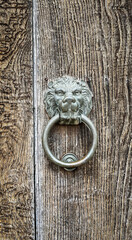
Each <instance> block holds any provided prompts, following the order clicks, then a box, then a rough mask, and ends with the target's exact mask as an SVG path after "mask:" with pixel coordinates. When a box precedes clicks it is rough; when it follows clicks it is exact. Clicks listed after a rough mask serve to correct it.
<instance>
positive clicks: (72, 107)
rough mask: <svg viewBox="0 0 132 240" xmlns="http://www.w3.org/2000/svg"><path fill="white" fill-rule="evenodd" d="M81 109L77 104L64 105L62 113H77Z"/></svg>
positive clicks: (62, 105)
mask: <svg viewBox="0 0 132 240" xmlns="http://www.w3.org/2000/svg"><path fill="white" fill-rule="evenodd" d="M78 109H79V104H77V103H76V102H75V103H71V104H69V103H67V102H66V103H62V104H61V111H62V112H77V111H78Z"/></svg>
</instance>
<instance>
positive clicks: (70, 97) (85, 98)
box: [43, 76, 97, 171]
mask: <svg viewBox="0 0 132 240" xmlns="http://www.w3.org/2000/svg"><path fill="white" fill-rule="evenodd" d="M92 97H93V94H92V92H91V91H90V89H89V87H88V85H87V84H86V82H84V81H82V80H78V79H76V78H74V77H70V76H63V77H60V78H57V79H55V80H54V81H53V82H52V81H51V82H49V84H48V89H47V91H46V93H45V97H44V103H45V108H46V111H47V113H48V115H49V117H50V118H51V119H50V121H49V122H48V124H47V126H46V128H45V130H44V133H43V146H44V149H45V152H46V154H47V156H48V158H49V159H50V160H51V161H52V162H54V163H55V164H57V165H59V166H61V167H64V168H65V169H66V170H68V171H72V170H74V169H75V168H76V167H78V166H80V165H82V164H84V163H86V162H87V161H88V160H89V159H90V158H91V157H92V156H93V154H94V152H95V149H96V146H97V132H96V129H95V127H94V125H93V123H92V122H91V120H90V119H89V118H88V117H87V116H88V114H89V113H90V111H91V109H92ZM57 122H59V123H60V124H63V125H77V124H79V123H81V122H83V123H84V124H85V125H86V126H87V127H88V128H89V129H90V130H91V132H92V137H93V140H92V146H91V149H90V151H89V152H88V154H87V155H86V156H85V157H84V158H82V159H80V160H78V158H77V156H76V155H74V154H73V153H67V154H65V155H64V156H63V158H62V159H61V160H59V159H57V158H56V157H55V156H54V155H53V154H52V153H51V151H50V149H49V146H48V135H49V132H50V130H51V128H52V127H53V125H54V124H55V123H57Z"/></svg>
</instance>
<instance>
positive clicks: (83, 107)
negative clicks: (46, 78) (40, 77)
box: [45, 76, 92, 124]
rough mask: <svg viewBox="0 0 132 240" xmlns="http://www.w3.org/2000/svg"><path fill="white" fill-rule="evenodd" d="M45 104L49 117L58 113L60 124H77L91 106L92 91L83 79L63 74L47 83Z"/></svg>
mask: <svg viewBox="0 0 132 240" xmlns="http://www.w3.org/2000/svg"><path fill="white" fill-rule="evenodd" d="M45 106H46V111H47V112H48V115H49V117H53V116H54V115H56V114H57V113H59V114H60V120H61V121H60V123H61V124H78V123H79V122H80V118H81V114H85V115H86V116H87V115H88V114H89V112H90V110H91V108H92V92H91V91H90V89H89V88H88V86H87V84H86V83H85V82H84V81H79V80H77V79H75V78H73V77H70V76H64V77H62V78H58V79H56V80H55V81H54V82H50V83H49V84H48V89H47V92H46V94H45Z"/></svg>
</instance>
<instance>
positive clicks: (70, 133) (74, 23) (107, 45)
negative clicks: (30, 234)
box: [34, 0, 132, 240]
mask: <svg viewBox="0 0 132 240" xmlns="http://www.w3.org/2000/svg"><path fill="white" fill-rule="evenodd" d="M36 2H37V4H36V6H35V19H34V26H35V27H36V28H37V30H36V34H37V35H36V39H35V51H36V59H37V60H36V63H37V64H36V66H35V71H36V77H35V83H36V91H37V93H36V99H37V101H36V102H37V103H36V121H37V125H36V134H37V138H36V204H37V212H36V218H37V222H36V226H37V239H39V240H47V239H51V240H53V239H54V240H55V239H56V240H62V239H63V240H75V239H76V240H77V239H82V240H86V239H89V240H92V239H93V240H96V239H97V240H100V239H102V240H108V239H109V240H119V239H120V240H130V239H132V231H131V217H132V212H131V211H132V210H131V206H132V205H131V200H132V198H131V195H130V194H131V188H130V176H131V168H130V146H131V145H130V80H131V76H130V67H131V62H130V49H131V23H130V17H131V1H130V0H121V1H116V0H111V1H108V0H106V1H104V0H99V1H95V0H83V1H82V0H59V1H58V0H37V1H36ZM64 74H68V75H71V76H76V77H79V78H83V79H84V80H85V81H87V82H88V84H89V85H90V87H91V89H92V92H93V95H94V99H93V110H92V112H91V114H90V118H91V120H92V121H93V123H94V124H95V126H96V128H97V132H98V148H97V151H96V154H95V155H94V157H93V158H92V159H91V161H90V162H89V163H88V164H86V165H85V166H82V167H79V168H78V169H77V170H76V171H74V172H66V171H65V170H63V169H62V168H60V167H57V166H55V165H53V164H51V163H50V162H49V160H47V157H46V154H45V153H44V151H43V148H42V133H43V130H44V127H45V126H46V124H47V122H48V117H47V115H46V113H45V111H44V105H43V94H44V90H45V89H46V87H47V82H48V81H50V80H51V79H54V78H55V77H58V76H61V75H64ZM88 137H89V134H88V131H87V130H86V129H85V127H84V126H78V127H74V128H72V127H55V129H54V130H53V131H52V133H51V137H50V141H49V142H50V146H51V148H52V151H53V153H54V155H56V156H57V157H61V156H62V155H63V153H66V152H68V151H69V149H70V151H73V152H74V153H75V154H77V155H78V156H82V154H85V153H86V152H87V151H88V146H89V139H88Z"/></svg>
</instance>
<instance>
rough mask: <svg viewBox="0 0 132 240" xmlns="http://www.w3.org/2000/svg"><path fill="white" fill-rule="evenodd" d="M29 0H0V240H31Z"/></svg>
mask: <svg viewBox="0 0 132 240" xmlns="http://www.w3.org/2000/svg"><path fill="white" fill-rule="evenodd" d="M31 10H32V8H31V1H30V0H13V1H10V0H9V1H2V0H1V1H0V239H1V240H8V239H10V240H15V239H16V240H19V239H21V240H26V239H27V240H29V239H34V200H33V199H34V197H33V195H34V187H33V185H34V177H33V173H34V166H33V111H32V110H33V88H32V52H31V46H32V42H31V41H32V37H31V36H32V34H31V22H32V16H31Z"/></svg>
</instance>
